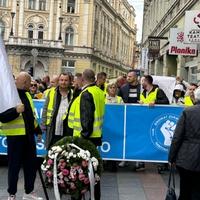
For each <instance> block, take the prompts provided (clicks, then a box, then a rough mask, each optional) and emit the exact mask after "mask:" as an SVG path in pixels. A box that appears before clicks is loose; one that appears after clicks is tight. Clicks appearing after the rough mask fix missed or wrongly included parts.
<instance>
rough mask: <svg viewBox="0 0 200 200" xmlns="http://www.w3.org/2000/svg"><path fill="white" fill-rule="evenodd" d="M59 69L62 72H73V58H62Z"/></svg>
mask: <svg viewBox="0 0 200 200" xmlns="http://www.w3.org/2000/svg"><path fill="white" fill-rule="evenodd" d="M61 71H62V72H63V73H67V72H70V73H72V74H74V73H75V60H63V61H62V69H61Z"/></svg>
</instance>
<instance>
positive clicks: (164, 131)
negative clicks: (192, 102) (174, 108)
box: [150, 114, 179, 152]
mask: <svg viewBox="0 0 200 200" xmlns="http://www.w3.org/2000/svg"><path fill="white" fill-rule="evenodd" d="M178 119H179V117H178V116H177V115H174V114H164V115H160V116H159V117H157V118H156V119H155V120H154V121H153V123H152V126H151V132H150V134H151V141H152V143H153V144H154V146H155V147H156V148H157V149H159V150H161V151H164V152H167V151H168V149H169V147H170V145H171V141H172V137H173V135H174V130H175V128H176V124H177V121H178Z"/></svg>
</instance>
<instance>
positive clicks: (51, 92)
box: [46, 88, 73, 125]
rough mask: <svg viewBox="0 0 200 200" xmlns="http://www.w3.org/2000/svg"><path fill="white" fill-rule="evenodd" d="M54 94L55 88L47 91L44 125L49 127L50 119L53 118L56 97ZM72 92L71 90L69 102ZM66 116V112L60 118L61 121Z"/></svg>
mask: <svg viewBox="0 0 200 200" xmlns="http://www.w3.org/2000/svg"><path fill="white" fill-rule="evenodd" d="M55 93H56V88H52V89H50V90H49V94H48V95H49V103H48V106H47V120H46V125H49V124H51V120H52V117H53V109H54V104H55V102H56V96H55ZM72 96H73V95H72V90H71V98H70V100H72ZM66 116H67V110H66V112H65V114H64V115H63V116H62V119H63V120H64V119H65V118H66Z"/></svg>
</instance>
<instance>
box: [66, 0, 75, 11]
mask: <svg viewBox="0 0 200 200" xmlns="http://www.w3.org/2000/svg"><path fill="white" fill-rule="evenodd" d="M75 4H76V1H75V0H68V1H67V12H68V13H75Z"/></svg>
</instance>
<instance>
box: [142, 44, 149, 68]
mask: <svg viewBox="0 0 200 200" xmlns="http://www.w3.org/2000/svg"><path fill="white" fill-rule="evenodd" d="M141 69H143V70H145V69H146V70H147V69H148V48H142V60H141Z"/></svg>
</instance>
